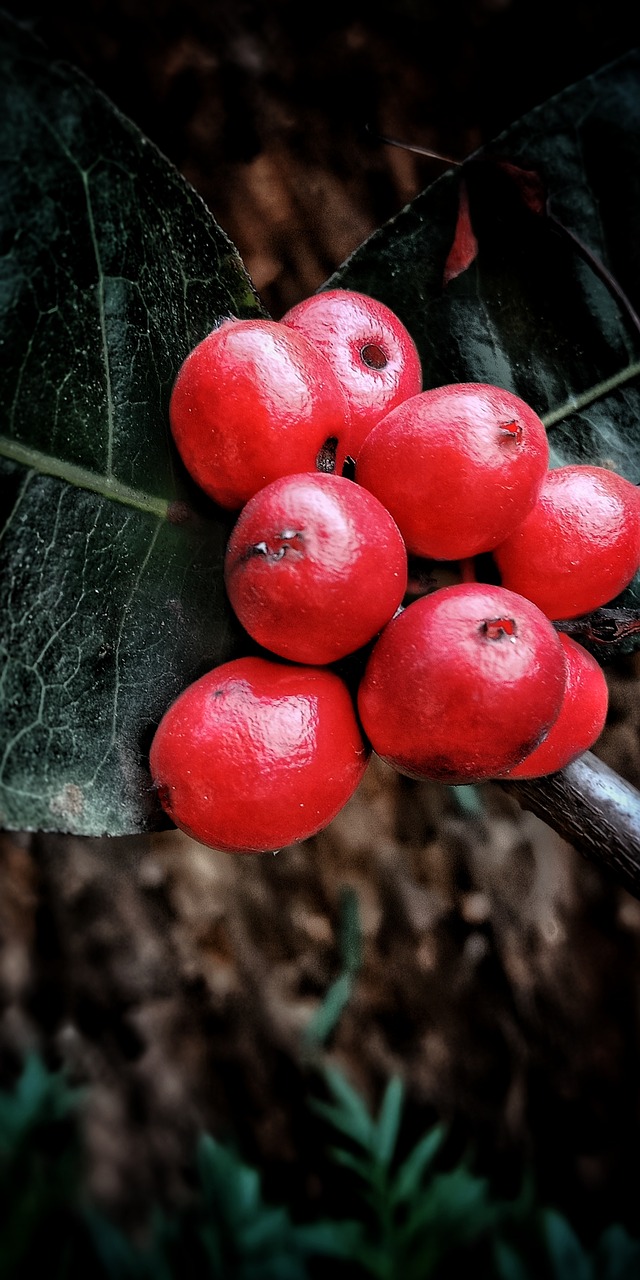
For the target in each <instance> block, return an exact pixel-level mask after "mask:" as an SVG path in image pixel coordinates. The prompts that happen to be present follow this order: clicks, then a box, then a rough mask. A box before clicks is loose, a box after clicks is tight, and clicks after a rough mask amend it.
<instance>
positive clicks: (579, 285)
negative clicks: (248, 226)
mask: <svg viewBox="0 0 640 1280" xmlns="http://www.w3.org/2000/svg"><path fill="white" fill-rule="evenodd" d="M639 201H640V51H639V50H634V51H631V52H630V53H628V54H627V55H625V56H623V57H622V58H619V59H617V60H616V61H615V62H613V63H611V64H609V65H607V66H605V67H603V68H602V69H601V70H600V71H598V72H597V73H595V74H594V75H591V76H588V77H587V78H585V79H584V80H583V81H580V82H579V83H577V84H575V85H571V86H569V87H568V88H567V89H566V90H564V91H563V92H562V93H560V94H558V95H557V96H555V97H554V98H552V99H551V100H550V101H548V102H546V103H543V104H542V105H541V106H540V107H538V108H537V109H536V110H535V111H533V112H531V113H529V114H528V115H526V116H524V117H523V118H522V119H521V120H520V121H517V122H516V123H514V124H513V125H512V126H511V127H510V128H508V129H506V130H505V131H504V132H503V133H502V134H501V135H500V136H499V137H498V138H497V139H496V140H495V141H494V142H492V143H491V144H490V145H488V146H487V147H485V148H484V149H483V150H482V151H480V152H476V153H475V154H474V155H473V156H471V157H469V159H468V160H467V161H465V163H464V164H463V165H462V166H461V167H460V168H458V169H450V170H448V171H447V172H446V173H445V174H443V175H442V177H441V178H439V179H438V180H437V181H436V182H434V183H433V184H432V186H430V187H429V188H427V190H426V191H424V192H423V193H422V194H421V195H420V196H418V198H417V199H416V200H414V201H413V202H412V204H410V205H408V206H407V207H406V208H405V209H404V210H403V211H402V212H401V213H400V214H399V215H398V216H397V217H396V218H394V219H393V220H392V221H391V222H389V223H387V224H386V225H385V226H384V227H382V228H380V229H379V230H378V231H376V232H375V233H374V234H373V235H372V236H370V237H369V239H368V240H367V241H366V242H365V243H364V244H363V245H362V246H361V247H360V248H359V249H358V250H356V252H355V253H353V254H352V255H351V257H350V258H349V259H348V260H347V261H346V263H344V264H343V266H342V267H341V268H339V270H338V271H337V272H335V273H334V274H333V275H332V276H331V278H330V279H329V280H328V281H327V282H326V285H325V286H324V287H325V288H333V287H338V286H340V287H346V288H352V289H361V290H362V291H364V292H365V293H372V294H374V295H375V296H376V297H378V298H380V300H381V301H383V302H385V303H386V304H387V305H388V306H390V307H392V308H393V309H394V310H395V311H396V312H397V314H398V315H399V316H400V318H401V319H402V320H403V322H404V323H405V324H406V326H407V328H408V329H409V331H410V332H411V334H412V335H413V337H414V339H415V341H416V342H417V345H418V349H419V351H420V355H421V359H422V362H423V371H424V385H425V387H432V386H439V385H444V384H446V383H450V382H466V381H471V382H489V383H494V384H497V385H499V386H503V387H505V388H507V389H508V390H510V391H513V392H515V393H516V394H517V395H520V396H522V397H523V399H525V400H526V401H528V403H529V404H531V405H532V407H533V408H534V409H535V410H536V411H537V412H538V413H539V414H540V416H541V417H542V418H543V420H544V421H545V423H546V425H547V427H548V430H549V439H550V444H551V450H552V464H553V465H556V466H557V465H560V464H565V463H585V462H588V463H592V464H596V465H599V466H607V467H611V468H613V469H614V470H616V471H619V472H620V474H622V475H624V476H626V477H627V478H628V479H630V480H632V481H633V482H634V483H636V484H637V483H638V482H640V327H639V322H638V311H639V310H640V255H639V254H638V250H637V210H638V204H639ZM452 253H453V256H451V255H452ZM618 603H619V604H622V605H623V606H630V607H633V608H635V609H637V608H638V606H639V605H640V576H638V577H636V579H635V580H634V584H633V587H632V588H629V589H628V590H627V591H626V592H624V593H623V595H622V596H621V597H619V598H618ZM630 643H633V644H634V645H635V646H636V647H637V645H638V644H639V643H640V632H638V633H636V634H635V637H634V638H633V640H630Z"/></svg>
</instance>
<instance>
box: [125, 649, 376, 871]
mask: <svg viewBox="0 0 640 1280" xmlns="http://www.w3.org/2000/svg"><path fill="white" fill-rule="evenodd" d="M368 752H369V748H368V746H366V745H365V743H364V741H363V738H362V734H361V732H360V729H359V726H358V722H357V718H356V714H355V710H354V706H353V702H352V699H351V695H350V693H349V691H348V689H347V686H346V685H345V684H344V682H343V680H341V679H340V677H339V676H337V675H336V674H335V673H334V672H332V671H328V670H326V669H323V668H317V667H297V666H288V665H285V664H284V663H279V662H276V661H275V660H274V661H273V662H272V661H270V660H269V659H266V658H259V657H247V658H236V659H233V660H232V661H230V662H226V663H223V664H222V665H221V666H219V667H216V668H215V669H214V670H213V671H209V672H208V673H207V674H206V675H204V676H201V677H200V679H199V680H196V681H194V683H193V684H191V685H189V686H188V687H187V688H186V689H185V690H184V691H183V693H181V694H180V695H179V697H178V698H177V699H176V701H175V702H174V703H172V705H171V706H170V707H169V709H168V710H167V711H166V712H165V715H164V716H163V718H162V720H161V721H160V724H159V725H158V728H157V730H156V733H155V736H154V739H153V742H152V744H151V752H150V758H149V760H150V768H151V775H152V778H153V781H154V784H155V786H156V787H157V789H158V796H159V799H160V802H161V804H162V806H163V808H164V809H165V811H166V812H167V814H168V815H169V817H170V818H171V820H172V822H174V823H175V825H176V826H177V827H179V828H180V829H181V830H182V831H184V832H186V834H187V835H189V836H192V837H193V839H194V840H198V841H200V843H201V844H204V845H208V846H210V847H211V848H215V849H222V850H225V851H227V852H230V853H261V852H267V851H268V850H275V849H279V848H281V847H282V846H283V845H286V844H292V843H293V842H295V841H297V840H304V839H306V838H307V837H308V836H311V835H314V834H315V833H316V832H317V831H320V830H321V829H322V828H323V827H325V826H326V825H327V824H328V823H329V822H330V821H331V820H332V818H334V817H335V815H336V814H337V813H338V811H339V810H340V809H341V808H342V807H343V805H345V804H346V802H347V800H348V799H349V797H350V796H351V795H352V794H353V792H354V791H355V789H356V787H357V786H358V783H359V782H360V779H361V778H362V775H363V773H364V771H365V768H366V764H367V759H368Z"/></svg>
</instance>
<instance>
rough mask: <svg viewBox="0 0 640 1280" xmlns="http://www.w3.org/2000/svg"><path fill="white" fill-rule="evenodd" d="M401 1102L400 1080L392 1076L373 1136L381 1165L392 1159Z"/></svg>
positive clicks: (401, 1088) (401, 1087) (398, 1126)
mask: <svg viewBox="0 0 640 1280" xmlns="http://www.w3.org/2000/svg"><path fill="white" fill-rule="evenodd" d="M403 1102H404V1085H403V1083H402V1080H401V1079H400V1077H399V1076H392V1077H391V1079H390V1081H389V1083H388V1085H387V1087H386V1089H385V1091H384V1096H383V1098H382V1103H381V1105H380V1113H379V1115H378V1119H377V1121H376V1126H375V1133H374V1138H373V1141H374V1150H375V1157H376V1160H377V1161H378V1163H379V1164H381V1165H383V1166H386V1165H389V1164H390V1163H391V1160H392V1159H393V1153H394V1151H395V1148H396V1142H397V1141H398V1133H399V1130H400V1121H401V1119H402V1104H403Z"/></svg>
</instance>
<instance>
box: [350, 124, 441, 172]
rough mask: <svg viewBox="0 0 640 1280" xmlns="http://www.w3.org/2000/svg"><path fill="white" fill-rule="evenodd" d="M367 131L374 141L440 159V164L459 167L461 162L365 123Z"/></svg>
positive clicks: (430, 158) (432, 158)
mask: <svg viewBox="0 0 640 1280" xmlns="http://www.w3.org/2000/svg"><path fill="white" fill-rule="evenodd" d="M365 129H366V131H367V133H370V134H371V136H372V138H375V140H376V142H385V143H386V144H387V146H389V147H400V148H401V149H402V150H403V151H413V152H414V153H415V155H417V156H427V157H428V159H429V160H440V161H441V163H442V164H452V165H454V166H455V168H459V167H460V165H461V164H462V163H463V161H462V160H454V159H453V157H452V156H444V155H443V154H442V152H441V151H432V150H431V148H430V147H422V146H420V144H419V143H417V142H404V141H403V139H402V138H390V137H389V136H388V135H387V134H384V133H378V132H377V130H376V129H372V128H371V125H368V124H367V125H365Z"/></svg>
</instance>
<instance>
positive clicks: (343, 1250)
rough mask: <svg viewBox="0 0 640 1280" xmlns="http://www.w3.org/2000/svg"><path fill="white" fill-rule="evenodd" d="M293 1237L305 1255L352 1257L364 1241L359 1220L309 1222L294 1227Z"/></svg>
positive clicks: (362, 1229)
mask: <svg viewBox="0 0 640 1280" xmlns="http://www.w3.org/2000/svg"><path fill="white" fill-rule="evenodd" d="M294 1233H295V1238H296V1241H297V1243H298V1247H299V1248H300V1251H301V1252H302V1253H303V1255H304V1256H305V1257H317V1256H320V1257H327V1258H353V1257H354V1255H355V1253H356V1251H357V1250H358V1249H360V1248H361V1247H362V1245H363V1241H364V1228H363V1225H362V1223H361V1222H351V1221H348V1220H345V1221H342V1222H330V1221H326V1222H325V1221H321V1222H310V1223H304V1224H302V1225H296V1226H295V1227H294Z"/></svg>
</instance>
